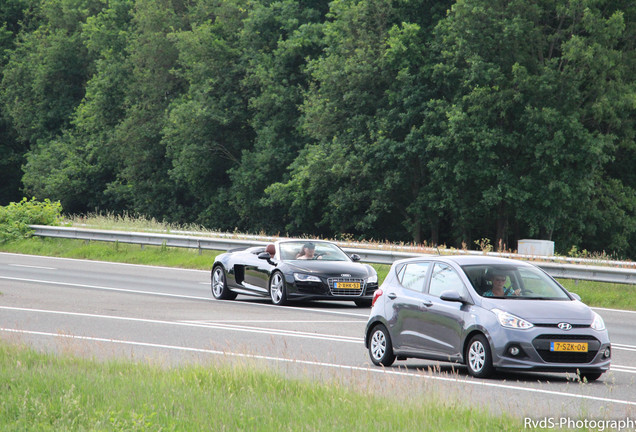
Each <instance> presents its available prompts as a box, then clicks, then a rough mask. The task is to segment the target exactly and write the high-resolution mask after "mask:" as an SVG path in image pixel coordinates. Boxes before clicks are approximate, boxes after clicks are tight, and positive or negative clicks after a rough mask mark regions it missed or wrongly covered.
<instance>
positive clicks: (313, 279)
mask: <svg viewBox="0 0 636 432" xmlns="http://www.w3.org/2000/svg"><path fill="white" fill-rule="evenodd" d="M294 279H296V280H297V281H298V282H320V278H319V277H318V276H312V275H308V274H304V273H294Z"/></svg>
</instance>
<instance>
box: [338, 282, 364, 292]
mask: <svg viewBox="0 0 636 432" xmlns="http://www.w3.org/2000/svg"><path fill="white" fill-rule="evenodd" d="M334 285H335V288H336V289H351V290H359V289H360V282H336V283H335V284H334Z"/></svg>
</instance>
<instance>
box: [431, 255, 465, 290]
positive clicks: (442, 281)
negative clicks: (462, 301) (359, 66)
mask: <svg viewBox="0 0 636 432" xmlns="http://www.w3.org/2000/svg"><path fill="white" fill-rule="evenodd" d="M448 290H455V291H457V292H458V293H459V294H460V295H462V296H464V297H465V296H467V291H466V287H465V286H464V284H463V283H462V280H461V279H460V278H459V275H458V274H457V272H456V271H455V270H453V268H452V267H451V266H449V265H448V264H443V263H435V267H434V268H433V275H432V276H431V287H430V288H429V294H431V295H434V296H436V297H439V296H440V294H442V293H443V292H444V291H448Z"/></svg>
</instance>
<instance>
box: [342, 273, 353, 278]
mask: <svg viewBox="0 0 636 432" xmlns="http://www.w3.org/2000/svg"><path fill="white" fill-rule="evenodd" d="M340 276H342V277H351V275H350V274H349V273H343V274H341V275H340Z"/></svg>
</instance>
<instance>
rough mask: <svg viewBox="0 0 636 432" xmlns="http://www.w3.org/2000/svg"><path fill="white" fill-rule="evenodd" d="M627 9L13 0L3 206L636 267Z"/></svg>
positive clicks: (3, 61)
mask: <svg viewBox="0 0 636 432" xmlns="http://www.w3.org/2000/svg"><path fill="white" fill-rule="evenodd" d="M635 53H636V6H634V4H633V2H630V1H626V0H557V1H545V0H539V1H535V2H527V1H521V0H514V1H503V0H490V1H485V0H470V1H468V0H455V1H450V0H448V1H430V0H335V1H331V2H329V1H327V0H324V1H305V0H301V1H298V0H227V1H218V0H187V1H186V0H36V1H28V2H27V1H24V0H6V1H4V2H3V3H2V5H0V72H1V75H0V79H1V86H0V152H2V154H3V158H2V160H1V161H0V180H1V183H0V202H4V203H7V202H9V201H12V200H13V201H15V200H16V198H17V197H19V196H21V195H22V193H26V194H28V195H30V196H36V197H39V198H40V199H44V198H50V199H54V200H59V201H61V203H62V205H63V206H64V208H65V210H66V211H67V212H77V213H81V212H87V211H95V210H98V211H111V212H116V213H119V212H127V213H132V214H134V213H138V214H143V215H146V216H150V217H155V218H159V219H165V220H168V221H178V222H198V223H201V224H204V225H207V226H209V227H211V228H217V229H223V230H234V229H238V230H241V231H254V232H258V231H264V232H270V233H283V234H294V235H303V234H309V235H320V236H329V237H333V236H354V237H357V238H367V239H370V238H375V239H380V240H384V239H387V240H393V241H396V240H397V241H414V242H416V243H421V242H428V243H431V244H441V243H446V244H450V245H453V246H460V247H461V246H463V245H466V246H469V247H471V246H472V245H474V243H475V240H478V239H483V238H488V239H490V241H492V244H494V245H495V246H496V247H497V248H511V249H514V248H515V246H516V241H517V240H518V239H521V238H526V237H529V238H543V239H552V240H554V241H555V242H556V246H557V250H559V251H561V252H566V251H568V250H570V249H571V248H572V246H576V247H577V248H579V249H588V250H598V251H606V252H610V253H616V254H618V255H622V256H631V257H634V256H636V247H635V246H634V244H636V170H635V169H634V166H635V164H636V142H635V136H636V134H635V128H634V121H635V120H636V116H635V115H634V114H635V111H636V84H635V77H636V73H635V72H636V55H635Z"/></svg>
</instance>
